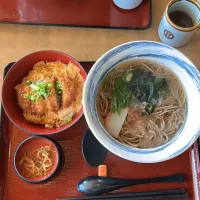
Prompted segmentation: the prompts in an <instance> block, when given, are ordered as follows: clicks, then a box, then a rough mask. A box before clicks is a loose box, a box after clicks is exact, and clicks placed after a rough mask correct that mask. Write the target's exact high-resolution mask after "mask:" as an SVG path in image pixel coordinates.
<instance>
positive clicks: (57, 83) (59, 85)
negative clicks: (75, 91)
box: [56, 81, 62, 91]
mask: <svg viewBox="0 0 200 200" xmlns="http://www.w3.org/2000/svg"><path fill="white" fill-rule="evenodd" d="M56 90H57V91H59V90H62V85H61V83H59V82H58V81H56Z"/></svg>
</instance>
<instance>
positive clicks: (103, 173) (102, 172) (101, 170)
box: [98, 165, 107, 177]
mask: <svg viewBox="0 0 200 200" xmlns="http://www.w3.org/2000/svg"><path fill="white" fill-rule="evenodd" d="M98 176H102V177H107V166H106V165H100V166H99V171H98Z"/></svg>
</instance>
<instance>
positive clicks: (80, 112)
mask: <svg viewBox="0 0 200 200" xmlns="http://www.w3.org/2000/svg"><path fill="white" fill-rule="evenodd" d="M40 52H55V53H59V54H62V55H64V56H66V57H69V58H71V59H72V60H73V61H75V62H76V63H78V65H79V67H80V68H81V69H82V71H83V72H84V76H85V79H86V78H87V73H86V71H85V69H84V68H83V66H82V65H81V64H80V62H78V61H77V60H76V59H75V58H74V57H72V56H70V55H69V54H67V53H64V52H61V51H57V50H40V51H34V52H32V53H29V54H27V55H25V56H23V57H22V58H20V59H19V60H18V61H16V62H15V63H14V64H13V65H12V66H11V68H10V69H9V70H8V72H7V73H6V76H5V77H4V78H3V84H2V106H3V109H4V111H5V113H6V115H7V116H8V118H9V120H10V121H11V122H12V123H13V124H14V125H15V126H17V127H18V128H19V129H21V130H22V131H24V132H28V133H30V134H32V135H37V134H38V135H40V133H39V132H32V131H29V130H27V129H25V128H23V127H22V126H20V125H19V124H17V123H16V122H15V120H13V118H12V117H11V116H10V115H9V114H8V112H7V110H6V108H5V106H4V101H6V100H5V95H3V94H4V93H5V92H4V90H5V85H4V82H5V81H6V79H7V77H8V76H9V73H10V72H11V70H12V69H13V68H15V67H16V65H17V63H18V62H19V61H21V60H23V59H25V58H27V57H29V56H31V55H33V54H35V53H40ZM65 64H66V63H65ZM79 67H78V68H79ZM82 77H83V76H82ZM83 78H84V77H83ZM85 81H86V80H85ZM84 83H85V82H84ZM78 114H80V116H79V117H78V118H77V119H76V120H72V122H71V124H70V125H69V126H68V127H66V128H64V126H66V124H65V125H63V128H61V127H62V126H61V127H60V130H57V131H51V129H48V130H49V131H50V133H41V135H43V134H44V135H49V136H50V135H54V134H57V133H60V132H63V131H65V130H67V129H68V128H70V127H72V126H73V125H74V124H75V123H76V122H78V121H79V120H80V119H81V118H82V116H83V115H84V112H83V105H82V107H81V108H80V110H79V112H78V113H77V114H76V115H78ZM29 123H30V124H32V123H31V122H29ZM39 126H44V125H41V124H39ZM44 129H45V127H44Z"/></svg>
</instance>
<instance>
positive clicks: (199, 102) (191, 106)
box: [83, 41, 200, 163]
mask: <svg viewBox="0 0 200 200" xmlns="http://www.w3.org/2000/svg"><path fill="white" fill-rule="evenodd" d="M139 58H144V59H148V60H152V61H155V62H158V63H160V64H162V65H163V66H165V67H167V68H169V69H170V70H172V71H173V72H174V73H175V74H176V75H177V77H178V78H179V80H180V81H181V83H182V84H183V86H184V89H185V93H186V98H187V118H186V121H185V124H184V126H183V127H182V128H181V129H180V130H179V132H178V133H177V135H176V136H175V137H174V138H173V139H172V140H170V141H169V142H168V143H167V144H165V145H162V146H160V147H157V148H153V149H138V148H133V147H129V146H127V145H123V144H121V143H120V142H118V141H117V140H115V139H114V138H113V137H112V136H110V134H109V133H108V132H107V131H106V130H105V128H104V127H103V125H102V124H101V123H100V120H99V118H98V114H97V110H96V95H97V90H98V86H99V84H100V83H101V81H102V78H103V77H104V76H105V74H106V73H107V72H108V71H109V70H111V69H112V68H113V67H114V66H116V65H118V64H120V63H122V62H125V61H129V60H134V59H139ZM83 109H84V114H85V117H86V121H87V123H88V125H89V127H90V129H91V130H92V132H93V134H94V135H95V137H96V138H97V139H98V140H99V142H101V144H102V145H104V146H105V147H106V148H107V149H108V150H109V151H111V152H113V153H114V154H116V155H118V156H120V157H122V158H125V159H127V160H130V161H135V162H141V163H156V162H161V161H165V160H169V159H171V158H174V157H176V156H178V155H180V154H181V153H183V152H184V151H185V150H187V149H188V148H189V147H190V146H191V145H192V144H193V143H194V142H195V141H196V139H197V138H198V136H199V134H200V118H199V110H200V74H199V71H198V70H197V68H196V67H195V66H194V64H193V63H192V62H191V61H190V60H189V59H188V58H187V57H186V56H184V55H183V54H182V53H180V52H179V51H178V50H176V49H174V48H172V47H170V46H167V45H164V44H161V43H157V42H151V41H138V42H130V43H126V44H122V45H120V46H117V47H115V48H113V49H111V50H110V51H108V52H106V53H105V54H104V55H103V56H101V57H100V58H99V59H98V60H97V62H96V63H95V64H94V65H93V67H92V69H91V70H90V72H89V74H88V76H87V80H86V82H85V86H84V91H83Z"/></svg>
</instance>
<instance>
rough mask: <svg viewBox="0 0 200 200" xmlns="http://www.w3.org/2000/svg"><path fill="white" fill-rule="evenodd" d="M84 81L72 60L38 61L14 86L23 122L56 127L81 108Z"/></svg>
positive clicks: (64, 122)
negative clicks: (64, 61)
mask: <svg viewBox="0 0 200 200" xmlns="http://www.w3.org/2000/svg"><path fill="white" fill-rule="evenodd" d="M83 84H84V80H83V77H82V75H81V74H80V70H79V68H78V67H76V66H75V65H74V64H73V63H69V67H68V65H66V64H64V63H61V62H59V61H57V62H43V61H41V62H39V63H36V64H35V65H34V67H33V70H31V71H30V72H29V74H28V75H27V76H26V77H25V78H23V80H22V83H21V84H19V85H17V86H16V87H15V89H16V92H17V99H18V103H19V105H20V107H21V108H22V110H23V114H24V117H25V119H26V120H27V121H29V122H31V123H35V124H45V127H54V126H55V127H59V126H61V125H63V124H66V123H69V122H70V121H71V120H72V118H73V116H74V115H75V114H76V113H77V112H78V111H79V110H80V108H81V106H82V105H81V100H82V89H83Z"/></svg>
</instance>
